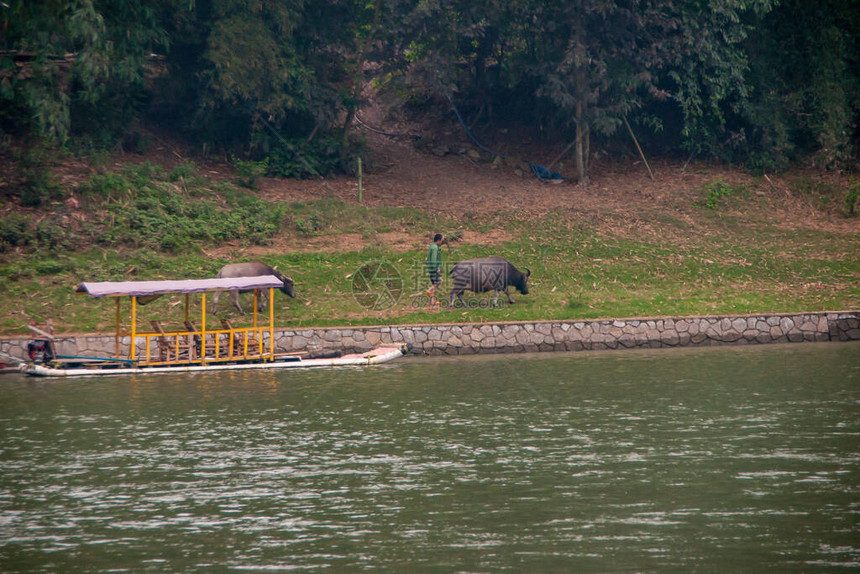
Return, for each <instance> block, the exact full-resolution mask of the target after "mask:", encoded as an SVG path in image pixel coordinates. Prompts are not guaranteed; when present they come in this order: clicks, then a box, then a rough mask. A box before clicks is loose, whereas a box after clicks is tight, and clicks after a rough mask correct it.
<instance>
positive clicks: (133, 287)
mask: <svg viewBox="0 0 860 574" xmlns="http://www.w3.org/2000/svg"><path fill="white" fill-rule="evenodd" d="M283 286H284V283H283V281H281V280H280V279H278V278H277V277H275V276H274V275H260V276H259V277H234V278H224V279H183V280H179V281H97V282H90V283H81V284H80V285H78V287H77V289H75V293H81V294H84V293H86V294H87V295H89V296H90V297H124V296H132V295H136V296H144V295H165V294H167V293H203V292H205V291H231V290H234V289H242V290H245V289H268V288H269V287H274V288H276V289H278V288H281V287H283Z"/></svg>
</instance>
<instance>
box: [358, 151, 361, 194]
mask: <svg viewBox="0 0 860 574" xmlns="http://www.w3.org/2000/svg"><path fill="white" fill-rule="evenodd" d="M361 195H362V193H361V157H360V156H359V158H358V202H359V203H361Z"/></svg>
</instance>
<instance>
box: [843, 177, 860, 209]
mask: <svg viewBox="0 0 860 574" xmlns="http://www.w3.org/2000/svg"><path fill="white" fill-rule="evenodd" d="M858 201H860V183H855V184H854V185H852V186H851V187H850V188H849V189H848V191H847V192H845V201H844V208H843V214H844V215H845V217H854V216H855V215H857V202H858Z"/></svg>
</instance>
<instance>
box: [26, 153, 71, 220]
mask: <svg viewBox="0 0 860 574" xmlns="http://www.w3.org/2000/svg"><path fill="white" fill-rule="evenodd" d="M52 153H53V152H52V151H51V150H50V149H49V148H47V147H43V146H36V147H31V148H28V149H25V150H24V151H23V152H21V153H19V154H17V155H18V167H19V170H20V174H21V177H22V178H23V180H24V184H23V187H22V189H21V204H22V205H24V206H25V207H39V206H41V205H43V204H45V203H48V202H50V201H52V200H56V199H62V198H63V197H64V195H65V192H64V190H63V188H62V187H61V186H60V184H59V183H57V181H56V179H55V178H54V175H53V174H52V172H51V163H52V158H51V154H52Z"/></svg>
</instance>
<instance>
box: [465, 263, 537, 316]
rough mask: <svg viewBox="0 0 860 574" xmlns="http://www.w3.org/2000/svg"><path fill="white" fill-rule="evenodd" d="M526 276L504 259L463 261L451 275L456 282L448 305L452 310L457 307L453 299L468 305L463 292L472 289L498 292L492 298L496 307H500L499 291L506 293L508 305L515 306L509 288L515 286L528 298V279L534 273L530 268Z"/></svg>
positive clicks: (479, 291)
mask: <svg viewBox="0 0 860 574" xmlns="http://www.w3.org/2000/svg"><path fill="white" fill-rule="evenodd" d="M523 269H525V270H526V272H525V273H523V272H522V271H520V270H519V269H517V268H516V267H514V266H513V265H511V264H510V263H509V262H508V261H507V260H506V259H504V258H502V257H486V258H484V259H466V260H465V261H460V262H459V263H457V264H456V265H454V267H452V268H451V270H450V271H449V272H448V274H449V275H451V278H452V279H453V281H454V286H453V287H452V288H451V300H450V301H449V303H448V306H449V307H453V306H454V297H457V298H458V299H460V303H462V304H463V306H464V307H465V306H466V302H465V301H464V300H463V291H465V290H467V289H468V290H469V291H474V292H475V293H483V292H485V291H491V290H492V291H495V292H496V296H495V298H493V306H494V307H498V305H499V292H504V294H505V295H507V297H508V303H513V302H514V300H513V299H512V298H511V295H510V293H508V287H510V286H513V287H515V288H516V289H517V291H519V292H520V293H522V294H523V295H528V293H529V287H528V279H529V276H530V275H531V271H529V270H528V268H525V267H524V268H523Z"/></svg>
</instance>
